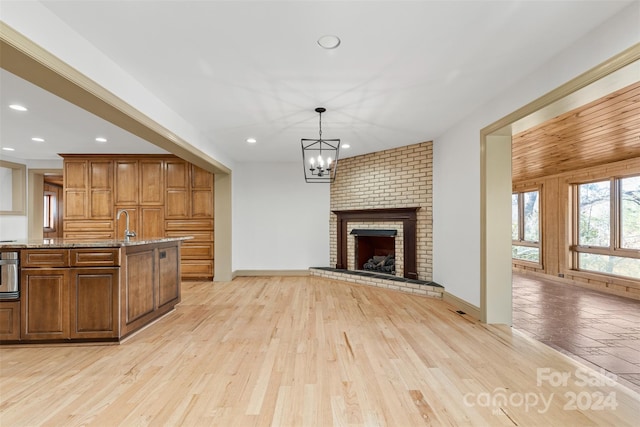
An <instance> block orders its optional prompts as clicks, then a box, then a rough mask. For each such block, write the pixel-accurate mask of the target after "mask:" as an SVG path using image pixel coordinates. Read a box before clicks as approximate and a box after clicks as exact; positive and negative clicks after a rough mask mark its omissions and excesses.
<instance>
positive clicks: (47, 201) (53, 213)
mask: <svg viewBox="0 0 640 427" xmlns="http://www.w3.org/2000/svg"><path fill="white" fill-rule="evenodd" d="M43 203H44V206H43V211H44V210H45V209H44V208H47V207H48V208H47V209H46V211H47V212H49V225H50V227H47V223H46V222H44V212H43V227H42V230H43V232H45V233H52V232H55V231H56V230H57V227H56V224H57V223H58V194H57V193H56V192H55V191H44V198H43Z"/></svg>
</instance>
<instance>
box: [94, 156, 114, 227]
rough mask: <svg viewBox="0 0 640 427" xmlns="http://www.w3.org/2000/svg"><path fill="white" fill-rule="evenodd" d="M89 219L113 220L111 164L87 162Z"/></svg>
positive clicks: (106, 162) (108, 161)
mask: <svg viewBox="0 0 640 427" xmlns="http://www.w3.org/2000/svg"><path fill="white" fill-rule="evenodd" d="M89 183H90V187H89V190H90V193H89V200H90V215H89V219H107V218H108V219H112V218H113V214H114V212H113V162H112V161H110V160H91V161H89Z"/></svg>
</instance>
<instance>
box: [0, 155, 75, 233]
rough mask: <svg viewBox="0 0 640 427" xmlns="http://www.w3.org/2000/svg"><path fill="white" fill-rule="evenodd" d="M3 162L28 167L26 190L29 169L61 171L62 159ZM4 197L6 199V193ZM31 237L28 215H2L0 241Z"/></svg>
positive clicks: (10, 159)
mask: <svg viewBox="0 0 640 427" xmlns="http://www.w3.org/2000/svg"><path fill="white" fill-rule="evenodd" d="M2 160H6V161H9V162H13V163H19V164H23V165H25V166H26V167H27V174H26V182H25V189H26V191H28V189H29V169H61V170H62V164H63V161H62V159H59V160H24V159H18V158H13V157H7V156H5V155H3V156H2ZM0 194H2V197H3V198H4V197H5V196H4V193H0ZM30 200H31V196H30V195H27V197H26V206H25V208H26V211H27V212H28V211H29V201H30ZM28 236H29V223H28V217H27V215H0V240H27V238H28Z"/></svg>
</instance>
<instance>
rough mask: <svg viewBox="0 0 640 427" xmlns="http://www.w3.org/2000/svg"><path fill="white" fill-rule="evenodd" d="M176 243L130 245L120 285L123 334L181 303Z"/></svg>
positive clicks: (178, 250)
mask: <svg viewBox="0 0 640 427" xmlns="http://www.w3.org/2000/svg"><path fill="white" fill-rule="evenodd" d="M179 253H180V249H179V245H178V244H176V243H175V242H174V243H166V244H162V243H161V244H158V245H141V246H130V247H128V248H127V252H126V254H125V256H126V261H125V263H124V265H125V266H126V270H125V273H124V282H123V283H122V287H121V293H122V294H121V297H120V298H121V300H122V301H126V304H122V305H121V308H120V310H121V313H120V317H121V319H122V331H121V334H122V335H127V334H129V333H131V332H133V331H135V330H137V329H139V328H140V327H142V326H143V325H145V324H147V323H149V322H150V321H151V320H153V319H154V318H157V317H159V316H160V315H162V314H164V313H166V312H168V311H169V310H171V309H173V307H174V306H175V304H177V303H178V302H180V262H179Z"/></svg>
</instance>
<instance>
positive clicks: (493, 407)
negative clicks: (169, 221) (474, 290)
mask: <svg viewBox="0 0 640 427" xmlns="http://www.w3.org/2000/svg"><path fill="white" fill-rule="evenodd" d="M639 416H640V395H638V394H637V393H635V392H633V391H631V390H629V389H628V388H626V387H624V386H622V385H619V384H617V383H616V382H615V381H612V380H608V379H606V378H605V377H603V376H601V375H600V374H599V373H598V372H597V371H594V370H591V369H589V368H586V367H585V366H584V365H581V364H579V363H578V362H576V361H574V360H571V359H570V358H568V357H566V356H564V355H562V354H560V353H559V352H557V351H555V350H553V349H551V348H549V347H548V346H546V345H544V344H541V343H539V342H537V341H535V340H533V339H531V338H528V337H526V336H525V335H523V334H520V333H518V332H516V331H512V330H511V329H510V328H507V327H503V326H487V325H483V324H480V323H477V322H475V321H473V320H471V319H469V318H467V316H464V315H460V314H457V313H456V312H455V310H454V309H453V308H452V307H451V306H449V305H447V304H446V303H444V302H442V301H440V300H435V299H431V298H425V297H421V296H416V295H409V294H406V293H401V292H394V291H389V290H385V289H378V288H373V287H367V286H360V285H354V284H348V283H345V282H338V281H332V280H329V279H323V278H317V277H270V278H264V277H252V278H238V279H236V280H234V281H233V282H230V283H213V282H185V283H184V284H183V301H182V303H181V304H179V305H178V306H177V308H176V310H175V311H174V312H172V313H171V314H169V315H168V316H166V317H164V318H163V319H161V320H159V321H158V322H156V323H154V324H152V325H151V326H150V327H148V328H146V329H144V330H142V331H141V332H139V333H137V334H136V335H135V336H133V337H131V338H130V339H128V340H126V341H125V342H124V343H122V344H120V345H74V346H71V345H58V346H35V347H34V346H30V347H26V346H22V347H6V346H5V347H2V348H0V425H2V426H77V425H96V426H118V425H123V426H146V425H152V426H178V425H183V426H394V427H397V426H422V425H434V426H440V425H445V426H455V425H462V426H493V425H499V426H515V425H517V426H538V425H540V426H549V425H562V426H570V425H576V426H578V425H579V426H595V425H607V426H610V425H615V426H625V425H629V426H631V425H636V424H635V422H637V420H638V417H639Z"/></svg>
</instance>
